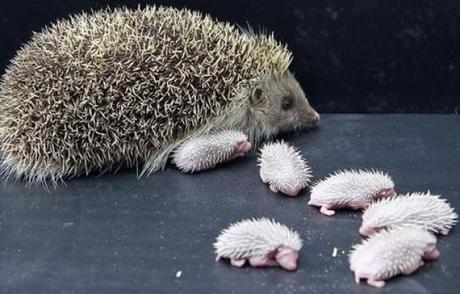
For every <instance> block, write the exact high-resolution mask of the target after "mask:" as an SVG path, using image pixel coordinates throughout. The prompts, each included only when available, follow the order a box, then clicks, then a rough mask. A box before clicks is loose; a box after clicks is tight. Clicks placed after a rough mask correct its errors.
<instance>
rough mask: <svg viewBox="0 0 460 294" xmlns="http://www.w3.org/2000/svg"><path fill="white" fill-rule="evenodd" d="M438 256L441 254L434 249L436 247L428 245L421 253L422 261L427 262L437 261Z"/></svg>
mask: <svg viewBox="0 0 460 294" xmlns="http://www.w3.org/2000/svg"><path fill="white" fill-rule="evenodd" d="M439 255H441V254H440V253H439V250H438V249H437V248H436V245H434V244H430V245H428V247H427V249H426V250H425V252H424V253H423V259H425V260H429V261H432V260H437V259H438V258H439Z"/></svg>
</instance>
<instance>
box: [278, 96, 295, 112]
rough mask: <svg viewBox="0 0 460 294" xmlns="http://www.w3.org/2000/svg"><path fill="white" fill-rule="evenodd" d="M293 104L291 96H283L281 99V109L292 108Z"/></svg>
mask: <svg viewBox="0 0 460 294" xmlns="http://www.w3.org/2000/svg"><path fill="white" fill-rule="evenodd" d="M293 105H294V98H292V97H291V96H285V97H283V100H282V101H281V109H283V110H289V109H291V108H292V106H293Z"/></svg>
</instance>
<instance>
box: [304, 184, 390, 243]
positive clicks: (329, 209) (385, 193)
mask: <svg viewBox="0 0 460 294" xmlns="http://www.w3.org/2000/svg"><path fill="white" fill-rule="evenodd" d="M395 195H396V192H395V190H394V189H393V188H388V189H383V190H381V191H380V192H378V193H377V194H376V196H375V197H374V199H381V198H388V197H393V196H395ZM308 205H311V206H319V207H321V209H320V210H319V212H321V213H322V214H324V215H327V216H333V215H334V214H335V211H334V209H337V208H345V207H342V206H337V205H336V206H334V205H321V204H317V203H314V202H313V201H312V200H310V201H309V202H308ZM367 205H369V203H368V202H366V203H362V202H360V203H350V204H349V205H348V206H347V207H346V208H351V209H354V210H358V209H363V208H365V207H366V206H367ZM365 236H367V235H365Z"/></svg>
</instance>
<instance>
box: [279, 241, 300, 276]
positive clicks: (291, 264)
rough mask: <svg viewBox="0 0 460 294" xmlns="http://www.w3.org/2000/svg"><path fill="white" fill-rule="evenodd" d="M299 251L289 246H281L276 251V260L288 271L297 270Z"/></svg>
mask: <svg viewBox="0 0 460 294" xmlns="http://www.w3.org/2000/svg"><path fill="white" fill-rule="evenodd" d="M298 258H299V253H298V252H297V251H296V250H294V249H292V248H289V247H284V246H283V247H280V248H279V249H278V252H277V253H276V257H275V259H276V262H277V263H278V264H279V265H280V266H281V267H282V268H284V269H285V270H287V271H295V270H296V269H297V259H298Z"/></svg>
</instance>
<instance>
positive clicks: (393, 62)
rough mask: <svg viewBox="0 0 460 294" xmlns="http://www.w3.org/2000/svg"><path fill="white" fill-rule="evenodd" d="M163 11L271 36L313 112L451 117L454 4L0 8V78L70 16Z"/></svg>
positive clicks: (359, 1)
mask: <svg viewBox="0 0 460 294" xmlns="http://www.w3.org/2000/svg"><path fill="white" fill-rule="evenodd" d="M146 3H150V4H154V3H158V4H166V5H171V6H175V7H187V8H191V9H194V10H199V11H202V12H205V13H209V14H211V15H213V16H215V17H217V18H218V19H220V20H226V21H230V22H232V23H239V24H241V25H245V24H246V23H249V24H251V26H253V27H255V28H259V27H261V28H265V29H268V30H273V31H274V32H275V34H276V36H277V38H278V39H279V40H280V41H282V42H285V43H287V44H288V46H289V48H290V49H291V50H292V51H293V52H294V63H293V65H292V70H293V71H294V72H295V73H296V75H297V77H298V79H299V81H300V82H301V84H302V86H303V87H304V89H305V91H306V93H307V94H308V95H309V96H310V100H311V101H312V103H313V105H314V106H316V108H317V109H318V110H319V111H320V112H369V113H381V112H419V113H432V112H436V113H458V112H459V111H460V107H459V106H460V83H459V80H460V53H459V52H460V28H459V25H460V1H458V0H443V1H429V0H423V1H412V0H406V1H382V0H355V1H345V0H337V1H305V0H290V1H288V0H284V1H278V0H277V1H274V0H273V1H264V0H256V1H239V0H238V1H226V2H223V1H214V0H200V1H196V0H195V1H192V0H188V1H186V0H182V1H180V0H174V1H138V0H133V1H107V0H105V1H104V0H78V1H76V0H35V1H34V0H28V1H27V0H25V1H8V0H1V1H0V71H1V72H3V70H4V68H5V66H6V65H7V63H8V60H9V59H10V58H12V57H13V56H14V53H15V51H16V50H17V49H18V48H19V47H20V46H21V44H22V43H23V42H25V41H27V40H28V39H29V38H30V36H31V33H32V31H38V30H40V28H42V27H43V26H45V25H47V24H49V23H50V22H52V21H54V20H55V19H57V18H63V17H66V16H67V15H69V14H70V13H76V12H80V11H82V10H86V11H89V10H91V9H98V8H101V7H107V6H110V7H116V6H121V5H126V6H129V7H136V6H137V5H138V4H142V5H143V4H146Z"/></svg>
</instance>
